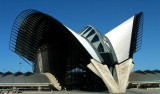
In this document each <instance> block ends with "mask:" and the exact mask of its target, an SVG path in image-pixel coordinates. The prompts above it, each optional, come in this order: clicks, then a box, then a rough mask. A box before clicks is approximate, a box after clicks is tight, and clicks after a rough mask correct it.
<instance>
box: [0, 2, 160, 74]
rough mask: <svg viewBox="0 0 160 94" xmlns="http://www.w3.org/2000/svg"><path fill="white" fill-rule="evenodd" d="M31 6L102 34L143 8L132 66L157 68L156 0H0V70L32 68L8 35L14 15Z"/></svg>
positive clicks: (159, 18) (159, 10) (159, 5)
mask: <svg viewBox="0 0 160 94" xmlns="http://www.w3.org/2000/svg"><path fill="white" fill-rule="evenodd" d="M26 9H35V10H39V11H41V12H43V13H46V14H49V15H51V16H52V17H54V18H56V19H58V20H59V21H60V22H62V23H63V24H64V25H66V26H68V27H69V28H71V29H72V30H74V31H75V32H80V31H81V30H82V29H83V28H84V27H85V26H86V25H88V24H91V25H93V26H94V27H95V28H97V29H98V30H99V31H100V32H102V34H105V33H107V32H108V31H110V30H112V29H113V28H114V27H116V26H117V25H119V24H121V23H122V22H124V21H125V20H127V19H128V18H130V17H132V16H133V15H134V14H136V13H139V12H141V11H142V12H144V29H143V31H144V33H143V42H142V49H141V50H140V51H138V52H137V53H136V54H135V55H134V58H133V59H134V60H133V61H134V62H135V66H134V69H133V70H138V69H140V70H146V69H150V70H153V69H160V59H159V58H160V42H159V41H160V37H159V36H160V1H159V0H0V72H4V71H11V72H17V71H18V70H19V64H18V63H19V62H22V65H21V66H22V69H21V71H22V72H26V71H32V67H31V66H30V65H28V64H27V63H25V62H24V61H23V60H22V59H21V58H20V57H19V56H17V55H16V54H15V53H14V52H12V51H10V50H9V37H10V32H11V29H12V25H13V23H14V20H15V18H16V16H17V15H18V14H19V13H20V12H21V11H23V10H26Z"/></svg>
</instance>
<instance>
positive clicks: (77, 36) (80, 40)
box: [65, 26, 101, 62]
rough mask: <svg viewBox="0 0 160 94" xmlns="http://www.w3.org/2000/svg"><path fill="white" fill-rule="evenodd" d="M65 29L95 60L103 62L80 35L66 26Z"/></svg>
mask: <svg viewBox="0 0 160 94" xmlns="http://www.w3.org/2000/svg"><path fill="white" fill-rule="evenodd" d="M65 27H66V28H67V29H68V30H69V31H70V32H71V33H72V34H73V35H74V36H75V37H76V38H77V39H78V40H79V42H80V43H81V44H82V45H83V47H84V48H85V49H86V50H87V51H88V53H89V54H90V55H91V56H92V57H93V59H95V60H97V61H99V62H101V60H100V59H99V57H98V55H97V54H96V52H95V51H94V49H93V48H92V46H91V45H90V44H89V43H88V42H87V40H85V39H84V38H83V37H81V36H80V35H78V34H77V33H75V32H74V31H73V30H71V29H70V28H68V27H67V26H65Z"/></svg>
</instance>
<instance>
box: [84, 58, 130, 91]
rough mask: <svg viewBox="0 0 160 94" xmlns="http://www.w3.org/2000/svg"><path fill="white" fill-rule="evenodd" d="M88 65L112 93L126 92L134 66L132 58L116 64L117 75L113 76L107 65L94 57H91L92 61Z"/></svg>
mask: <svg viewBox="0 0 160 94" xmlns="http://www.w3.org/2000/svg"><path fill="white" fill-rule="evenodd" d="M87 67H88V68H89V69H90V70H92V71H93V72H94V73H95V74H96V75H97V76H99V77H100V78H101V79H102V80H103V82H104V83H105V85H106V86H107V88H108V91H109V92H110V93H124V92H126V88H127V86H128V80H129V75H130V72H131V70H132V68H133V63H132V59H128V60H126V61H125V62H123V63H121V64H119V65H115V71H114V72H115V73H114V74H115V75H114V76H115V77H113V76H112V74H111V72H110V70H109V68H108V66H107V65H103V64H101V63H100V62H98V61H96V60H94V59H91V63H90V64H88V65H87Z"/></svg>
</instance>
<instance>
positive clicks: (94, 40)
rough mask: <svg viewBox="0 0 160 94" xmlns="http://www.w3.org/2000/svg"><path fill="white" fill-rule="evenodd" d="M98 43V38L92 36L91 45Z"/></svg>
mask: <svg viewBox="0 0 160 94" xmlns="http://www.w3.org/2000/svg"><path fill="white" fill-rule="evenodd" d="M97 41H99V38H98V36H97V35H95V36H94V38H93V39H92V40H91V42H92V43H94V42H97Z"/></svg>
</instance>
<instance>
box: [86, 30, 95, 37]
mask: <svg viewBox="0 0 160 94" xmlns="http://www.w3.org/2000/svg"><path fill="white" fill-rule="evenodd" d="M93 34H95V31H94V30H93V29H92V30H91V32H90V33H89V34H88V35H87V37H86V38H88V37H89V36H91V35H93Z"/></svg>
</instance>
